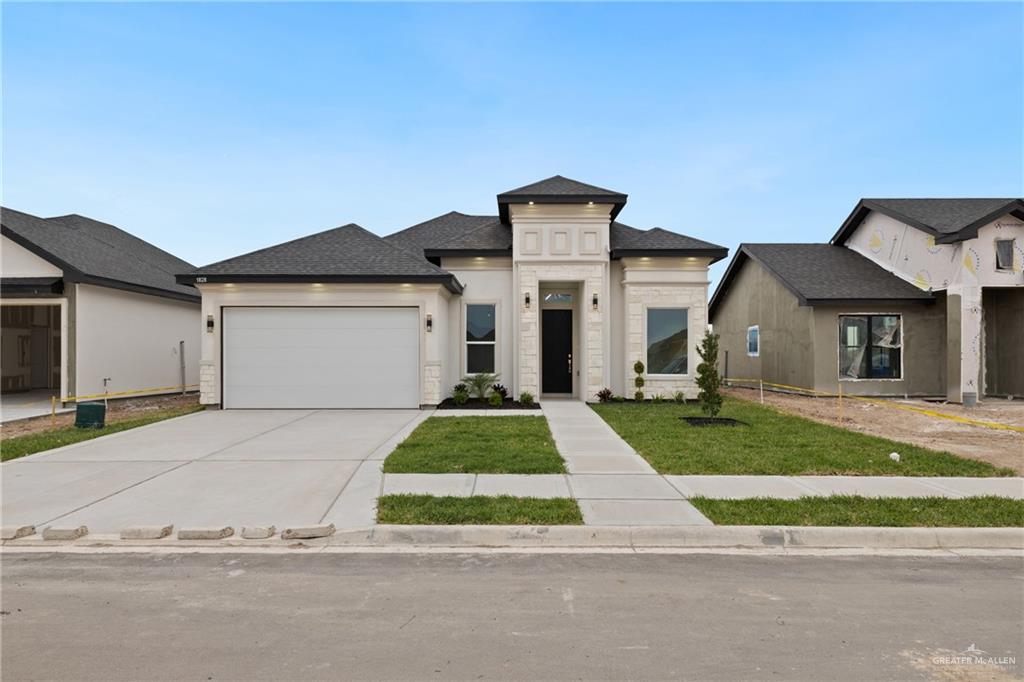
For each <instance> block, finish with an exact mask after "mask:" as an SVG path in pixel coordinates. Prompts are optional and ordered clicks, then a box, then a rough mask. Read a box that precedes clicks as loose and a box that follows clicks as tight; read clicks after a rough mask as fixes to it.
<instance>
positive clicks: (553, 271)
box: [515, 262, 611, 400]
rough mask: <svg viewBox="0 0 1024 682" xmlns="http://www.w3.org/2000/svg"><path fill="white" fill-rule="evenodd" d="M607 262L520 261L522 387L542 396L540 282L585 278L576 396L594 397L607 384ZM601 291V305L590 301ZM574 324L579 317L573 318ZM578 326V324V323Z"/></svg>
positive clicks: (579, 310) (580, 304) (579, 307)
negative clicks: (527, 300) (581, 362)
mask: <svg viewBox="0 0 1024 682" xmlns="http://www.w3.org/2000/svg"><path fill="white" fill-rule="evenodd" d="M606 271H607V265H606V264H605V263H601V262H598V263H593V264H579V263H577V264H572V265H567V264H553V263H543V264H541V263H522V262H521V263H519V286H518V289H517V290H516V292H515V296H516V298H517V305H518V307H519V334H518V336H519V338H518V341H519V390H520V391H528V392H530V393H532V394H533V395H534V397H539V396H540V310H541V305H540V283H541V282H552V283H555V282H566V283H570V282H583V287H582V289H581V292H580V293H581V296H580V299H579V302H578V303H577V305H576V308H575V313H576V314H577V315H580V314H582V315H583V316H584V318H585V323H584V326H583V329H584V330H585V331H584V338H581V339H580V349H581V351H582V352H583V356H584V362H585V363H586V365H585V367H583V368H582V370H583V371H581V372H580V376H579V380H578V381H577V384H576V386H577V397H579V398H582V399H583V400H595V399H596V395H597V392H598V391H600V390H601V389H602V388H603V387H604V384H605V360H606V357H605V330H604V323H605V321H606V320H610V319H611V318H610V316H609V315H608V314H607V308H608V305H609V303H610V302H609V296H608V290H607V286H606V282H605V273H606ZM527 292H529V294H530V301H531V304H530V307H529V309H527V308H526V306H525V305H524V297H525V295H526V293H527ZM594 293H597V294H598V309H597V310H594V309H593V307H592V306H591V305H590V301H591V300H592V297H593V295H594ZM574 323H575V324H578V321H575V320H574ZM577 329H579V327H577Z"/></svg>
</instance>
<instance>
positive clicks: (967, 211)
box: [832, 199, 1024, 244]
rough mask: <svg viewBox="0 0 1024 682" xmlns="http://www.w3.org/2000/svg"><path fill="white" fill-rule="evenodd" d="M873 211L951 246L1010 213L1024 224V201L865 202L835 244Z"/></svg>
mask: <svg viewBox="0 0 1024 682" xmlns="http://www.w3.org/2000/svg"><path fill="white" fill-rule="evenodd" d="M871 211H878V212H879V213H883V214H885V215H887V216H889V217H891V218H895V219H896V220H899V221H902V222H904V223H906V224H908V225H911V226H913V227H916V228H918V229H919V230H923V231H925V232H927V233H929V234H932V235H934V236H935V241H936V242H937V243H940V244H948V243H952V242H958V241H963V240H965V239H973V238H974V237H977V236H978V228H980V227H983V226H984V225H986V224H988V223H990V222H992V221H993V220H995V219H997V218H999V217H1001V216H1004V215H1006V214H1007V213H1009V214H1012V215H1014V216H1015V217H1017V218H1020V219H1022V220H1024V200H1022V199H861V200H860V202H859V203H858V204H857V206H856V207H855V208H854V209H853V212H852V213H850V216H849V217H848V218H847V219H846V221H845V222H844V223H843V225H842V226H841V227H840V228H839V231H838V232H836V234H835V236H833V237H832V243H833V244H842V243H844V242H846V240H847V239H849V238H850V235H852V234H853V232H854V231H855V230H856V229H857V227H858V226H859V225H860V224H861V223H862V222H863V221H864V219H865V218H866V217H867V216H868V214H869V213H870V212H871Z"/></svg>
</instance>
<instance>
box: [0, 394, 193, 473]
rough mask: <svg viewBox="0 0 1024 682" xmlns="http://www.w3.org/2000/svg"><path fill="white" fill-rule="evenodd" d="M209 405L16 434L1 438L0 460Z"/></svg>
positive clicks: (5, 460) (162, 419)
mask: <svg viewBox="0 0 1024 682" xmlns="http://www.w3.org/2000/svg"><path fill="white" fill-rule="evenodd" d="M204 409H206V408H205V406H203V405H190V406H188V407H179V408H174V409H170V410H160V411H158V412H153V413H151V414H147V415H145V416H142V417H136V418H134V419H123V420H121V421H114V422H107V425H106V426H104V427H103V428H102V429H79V428H77V427H74V426H63V427H60V428H57V429H53V430H52V431H43V432H41V433H31V434H26V435H24V436H13V437H11V438H6V439H4V440H3V441H2V442H0V461H4V462H7V461H9V460H12V459H17V458H19V457H25V456H26V455H34V454H35V453H37V452H43V451H45V450H53V449H54V448H62V447H64V446H65V445H73V444H75V443H81V442H82V441H87V440H92V439H93V438H99V437H100V436H109V435H110V434H112V433H119V432H121V431H128V430H129V429H135V428H138V427H140V426H146V425H147V424H155V423H156V422H160V421H164V420H165V419H173V418H174V417H183V416H185V415H186V414H192V413H193V412H199V411H201V410H204Z"/></svg>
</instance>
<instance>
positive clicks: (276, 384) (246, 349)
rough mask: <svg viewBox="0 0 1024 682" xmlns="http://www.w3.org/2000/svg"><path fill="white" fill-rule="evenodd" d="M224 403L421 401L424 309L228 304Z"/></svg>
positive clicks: (386, 404)
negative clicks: (253, 306) (420, 341)
mask: <svg viewBox="0 0 1024 682" xmlns="http://www.w3.org/2000/svg"><path fill="white" fill-rule="evenodd" d="M223 325H224V338H223V346H224V347H223V358H222V362H223V366H224V374H223V380H224V398H223V400H224V407H228V408H230V407H237V408H258V407H268V408H269V407H279V408H329V407H335V408H361V407H377V408H381V407H388V408H395V407H419V366H420V350H419V311H418V310H417V309H416V308H225V309H224V320H223Z"/></svg>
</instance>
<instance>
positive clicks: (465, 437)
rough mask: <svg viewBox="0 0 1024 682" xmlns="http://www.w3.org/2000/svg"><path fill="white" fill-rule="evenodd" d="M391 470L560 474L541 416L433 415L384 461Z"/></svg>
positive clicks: (560, 465)
mask: <svg viewBox="0 0 1024 682" xmlns="http://www.w3.org/2000/svg"><path fill="white" fill-rule="evenodd" d="M384 471H385V472H386V473H389V474H561V473H565V463H564V462H563V461H562V458H561V457H560V456H559V454H558V450H556V449H555V441H554V439H552V438H551V431H550V430H549V429H548V421H547V419H545V418H544V417H519V416H517V417H431V418H430V419H428V420H426V421H425V422H423V423H422V424H420V425H419V426H418V427H417V428H416V430H415V431H413V432H412V434H411V435H410V436H409V437H408V438H406V439H405V440H404V441H402V443H401V444H399V446H398V447H397V448H395V451H394V452H393V453H391V455H390V456H389V457H388V458H387V460H385V461H384Z"/></svg>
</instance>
